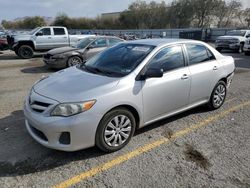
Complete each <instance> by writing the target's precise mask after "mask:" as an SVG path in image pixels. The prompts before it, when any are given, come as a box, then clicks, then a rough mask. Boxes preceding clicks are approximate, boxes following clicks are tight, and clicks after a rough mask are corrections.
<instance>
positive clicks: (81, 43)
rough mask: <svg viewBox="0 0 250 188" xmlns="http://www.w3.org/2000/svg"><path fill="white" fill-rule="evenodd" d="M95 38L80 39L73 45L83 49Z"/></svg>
mask: <svg viewBox="0 0 250 188" xmlns="http://www.w3.org/2000/svg"><path fill="white" fill-rule="evenodd" d="M93 40H95V38H85V39H82V40H80V41H78V42H77V43H76V44H75V45H73V47H76V48H78V49H83V48H85V47H87V46H88V45H89V44H90V43H91V42H92V41H93Z"/></svg>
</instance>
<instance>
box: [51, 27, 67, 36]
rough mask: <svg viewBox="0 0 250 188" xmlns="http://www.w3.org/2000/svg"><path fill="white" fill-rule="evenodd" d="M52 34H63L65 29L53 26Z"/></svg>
mask: <svg viewBox="0 0 250 188" xmlns="http://www.w3.org/2000/svg"><path fill="white" fill-rule="evenodd" d="M53 30H54V35H65V31H64V29H63V28H53Z"/></svg>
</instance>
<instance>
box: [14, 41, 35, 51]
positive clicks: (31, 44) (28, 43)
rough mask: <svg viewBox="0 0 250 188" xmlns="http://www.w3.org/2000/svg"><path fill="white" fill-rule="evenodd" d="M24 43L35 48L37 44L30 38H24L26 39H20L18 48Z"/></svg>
mask: <svg viewBox="0 0 250 188" xmlns="http://www.w3.org/2000/svg"><path fill="white" fill-rule="evenodd" d="M22 45H27V46H30V47H31V48H32V49H33V50H35V45H34V43H33V42H32V41H30V40H24V41H19V42H18V45H17V48H19V47H20V46H22Z"/></svg>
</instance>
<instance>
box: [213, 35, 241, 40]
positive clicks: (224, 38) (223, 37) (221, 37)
mask: <svg viewBox="0 0 250 188" xmlns="http://www.w3.org/2000/svg"><path fill="white" fill-rule="evenodd" d="M220 39H223V40H230V39H239V40H243V39H244V37H241V36H229V35H225V36H220V37H218V38H217V40H220Z"/></svg>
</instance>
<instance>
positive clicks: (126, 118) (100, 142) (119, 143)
mask: <svg viewBox="0 0 250 188" xmlns="http://www.w3.org/2000/svg"><path fill="white" fill-rule="evenodd" d="M135 127H136V122H135V118H134V116H133V114H132V113H131V112H130V111H128V110H127V109H126V108H117V109H114V110H112V111H110V112H108V113H107V114H106V115H105V116H104V117H103V119H102V120H101V122H100V124H99V126H98V128H97V132H96V145H97V147H98V148H100V149H101V150H103V151H105V152H114V151H117V150H119V149H121V148H123V147H124V146H125V145H127V143H128V142H129V141H130V139H131V137H132V136H133V134H134V132H135Z"/></svg>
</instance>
